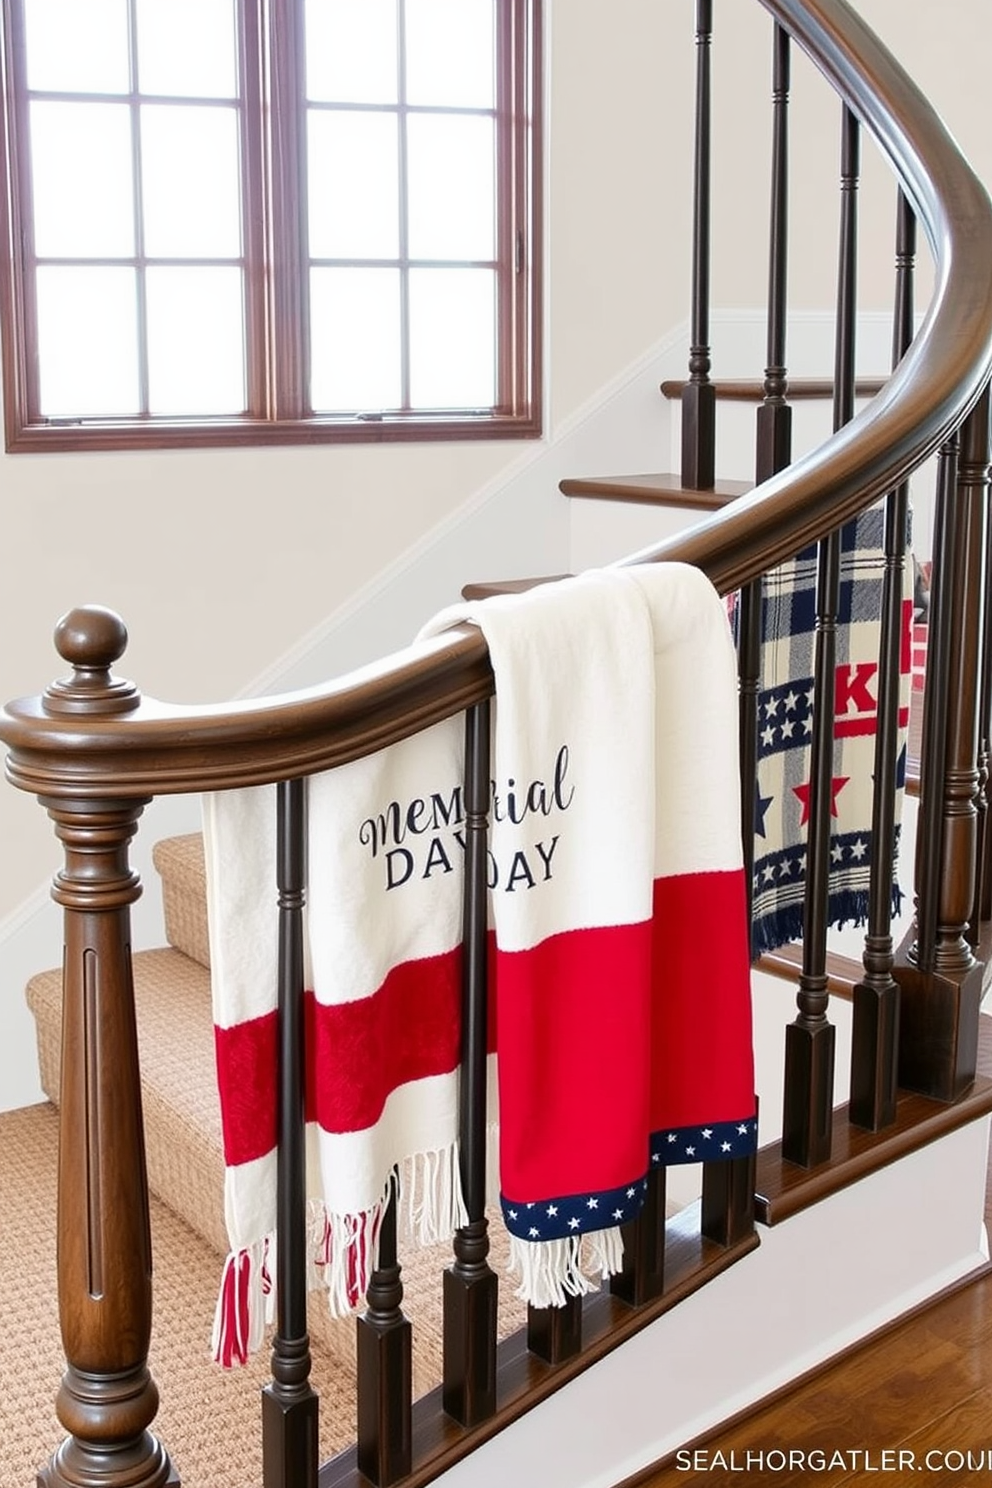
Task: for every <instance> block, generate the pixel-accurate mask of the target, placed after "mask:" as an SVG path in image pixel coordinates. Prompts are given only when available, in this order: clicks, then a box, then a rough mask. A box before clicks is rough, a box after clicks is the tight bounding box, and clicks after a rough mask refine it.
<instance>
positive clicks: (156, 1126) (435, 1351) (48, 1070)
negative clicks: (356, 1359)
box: [26, 833, 525, 1397]
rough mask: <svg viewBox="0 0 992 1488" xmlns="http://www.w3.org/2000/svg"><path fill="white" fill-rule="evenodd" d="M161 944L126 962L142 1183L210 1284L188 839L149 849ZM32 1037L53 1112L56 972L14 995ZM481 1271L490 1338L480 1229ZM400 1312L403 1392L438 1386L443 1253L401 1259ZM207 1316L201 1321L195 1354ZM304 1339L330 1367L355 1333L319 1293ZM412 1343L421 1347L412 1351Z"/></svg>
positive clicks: (218, 1145) (201, 1031)
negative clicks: (202, 1244)
mask: <svg viewBox="0 0 992 1488" xmlns="http://www.w3.org/2000/svg"><path fill="white" fill-rule="evenodd" d="M153 857H154V862H155V866H156V868H157V869H158V872H159V874H160V875H161V878H162V895H163V907H164V913H165V927H166V937H167V939H168V942H169V944H168V946H167V947H164V948H162V949H161V950H151V951H139V952H138V953H137V954H136V955H135V957H134V982H135V1004H136V1010H137V1022H138V1045H139V1053H140V1060H141V1083H142V1102H143V1107H144V1120H145V1143H146V1152H147V1162H148V1184H149V1187H150V1189H151V1191H152V1193H154V1194H155V1195H156V1196H157V1197H158V1198H159V1199H161V1200H162V1201H163V1202H164V1203H165V1204H167V1205H168V1206H169V1207H170V1208H171V1209H172V1210H173V1211H174V1212H175V1213H176V1214H178V1215H179V1216H180V1218H181V1219H183V1220H184V1221H185V1222H186V1223H187V1224H188V1225H189V1226H190V1227H191V1228H192V1229H193V1230H195V1231H196V1233H197V1234H199V1235H201V1236H202V1237H203V1239H204V1240H206V1241H207V1243H208V1244H209V1245H211V1246H212V1247H213V1248H214V1249H215V1250H216V1251H217V1255H218V1260H217V1281H218V1286H219V1284H220V1278H221V1267H222V1258H223V1256H225V1255H226V1254H227V1250H228V1240H227V1234H226V1231H225V1228H224V1161H223V1150H222V1142H221V1125H220V1107H219V1104H218V1098H217V1086H216V1077H215V1068H214V1031H213V1022H212V1018H211V1001H210V952H209V944H208V935H207V909H206V877H205V870H204V863H203V843H202V839H201V838H200V836H199V834H197V833H193V834H189V835H187V836H183V837H174V838H168V839H166V840H165V841H162V842H159V843H157V844H156V846H155V849H154V854H153ZM26 996H27V1001H28V1005H29V1007H30V1008H31V1011H32V1013H33V1014H34V1018H35V1024H36V1028H37V1037H38V1057H39V1064H40V1069H41V1084H42V1088H43V1090H44V1091H45V1094H46V1095H47V1096H48V1097H49V1099H50V1100H52V1101H53V1102H55V1103H56V1104H57V1103H58V1095H59V1066H60V1054H61V1033H62V1028H61V1025H62V973H61V969H59V968H55V969H53V970H51V971H45V972H41V973H39V974H38V975H37V976H34V977H32V979H31V981H30V982H29V983H28V986H27V991H26ZM490 1233H491V1238H492V1246H493V1248H492V1254H491V1257H490V1261H491V1264H492V1266H493V1269H494V1270H495V1271H496V1272H497V1274H498V1275H499V1276H500V1278H501V1285H500V1312H499V1333H500V1337H501V1338H502V1337H505V1336H506V1335H507V1334H509V1333H511V1332H513V1331H514V1330H515V1329H516V1328H518V1327H521V1326H522V1325H523V1323H524V1321H525V1309H524V1307H523V1304H522V1303H520V1302H519V1301H518V1300H517V1299H516V1298H515V1297H514V1295H513V1286H512V1285H511V1284H510V1283H509V1281H508V1280H504V1279H503V1273H504V1269H505V1262H506V1250H507V1237H506V1234H505V1232H504V1230H503V1229H502V1226H501V1225H500V1224H494V1225H493V1226H492V1227H491V1231H490ZM400 1259H401V1261H402V1263H403V1282H404V1288H405V1296H404V1302H403V1308H404V1311H405V1312H406V1314H407V1316H409V1317H410V1318H411V1320H412V1321H413V1323H414V1340H415V1344H414V1394H415V1396H418V1397H419V1396H420V1395H422V1394H424V1393H426V1392H427V1391H428V1390H430V1389H433V1388H434V1386H435V1385H437V1384H439V1383H440V1367H441V1359H440V1337H441V1284H440V1276H441V1272H442V1270H443V1269H444V1267H445V1266H447V1265H449V1264H450V1261H451V1249H450V1246H437V1247H433V1248H429V1249H424V1250H421V1249H416V1250H409V1251H406V1252H404V1253H402V1254H401V1256H400ZM211 1322H212V1318H210V1317H207V1318H204V1321H203V1339H204V1348H205V1349H206V1348H207V1346H208V1344H209V1338H210V1326H211ZM309 1327H310V1333H311V1337H312V1338H313V1339H314V1340H315V1341H319V1342H320V1343H321V1344H323V1345H324V1346H325V1347H326V1348H327V1349H328V1351H329V1352H331V1353H332V1354H335V1355H337V1356H339V1357H341V1358H342V1359H351V1357H352V1355H353V1353H354V1347H355V1343H354V1337H355V1325H354V1323H353V1321H352V1320H351V1319H350V1318H345V1319H338V1320H335V1319H333V1318H332V1317H331V1316H330V1315H329V1313H328V1310H327V1305H326V1301H325V1299H324V1296H323V1294H322V1293H314V1294H312V1295H311V1299H310V1315H309ZM418 1335H419V1337H420V1339H421V1342H422V1343H423V1344H424V1345H426V1346H424V1347H421V1348H418V1347H417V1339H418Z"/></svg>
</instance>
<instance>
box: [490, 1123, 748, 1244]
mask: <svg viewBox="0 0 992 1488" xmlns="http://www.w3.org/2000/svg"><path fill="white" fill-rule="evenodd" d="M757 1146H758V1122H757V1119H756V1118H755V1117H754V1116H748V1117H747V1118H746V1119H744V1120H741V1121H713V1122H711V1123H710V1124H709V1125H707V1126H677V1127H670V1128H668V1129H667V1130H666V1131H659V1132H653V1133H652V1136H651V1144H650V1157H651V1167H652V1168H655V1167H674V1166H675V1165H676V1164H681V1163H694V1162H703V1161H707V1162H709V1161H712V1160H713V1159H716V1160H717V1161H721V1160H723V1161H730V1160H731V1159H732V1158H735V1157H747V1156H748V1155H749V1154H750V1153H752V1152H754V1151H756V1149H757ZM647 1188H648V1180H647V1177H646V1176H644V1177H641V1178H637V1179H635V1180H634V1181H633V1182H632V1183H625V1184H621V1185H620V1186H619V1187H618V1188H603V1189H593V1190H591V1191H586V1192H585V1193H578V1194H567V1195H565V1196H563V1197H559V1198H553V1199H541V1200H540V1201H538V1202H533V1203H527V1204H524V1203H517V1202H515V1201H514V1200H512V1199H508V1198H507V1197H506V1195H505V1194H501V1195H500V1208H501V1210H502V1213H503V1223H504V1224H505V1225H506V1228H507V1229H508V1230H509V1232H510V1234H511V1235H515V1236H516V1237H517V1239H519V1240H530V1241H537V1240H567V1239H568V1238H569V1237H570V1236H573V1235H576V1236H577V1235H584V1234H587V1233H589V1232H590V1231H593V1230H605V1229H609V1228H610V1227H611V1226H612V1225H623V1224H629V1222H630V1221H631V1220H632V1219H636V1218H637V1216H638V1214H639V1213H640V1212H641V1209H642V1208H643V1206H644V1196H645V1194H646V1193H647Z"/></svg>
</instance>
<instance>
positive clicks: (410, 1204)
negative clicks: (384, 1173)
mask: <svg viewBox="0 0 992 1488" xmlns="http://www.w3.org/2000/svg"><path fill="white" fill-rule="evenodd" d="M400 1220H401V1224H402V1226H403V1229H404V1231H405V1233H406V1234H408V1235H410V1236H412V1237H413V1238H414V1239H416V1241H417V1244H418V1245H440V1244H442V1243H443V1242H444V1241H445V1240H450V1239H451V1237H452V1235H453V1234H454V1233H455V1231H456V1230H457V1229H459V1228H460V1227H461V1226H462V1225H465V1224H468V1211H467V1210H466V1208H465V1200H464V1199H463V1197H462V1184H461V1177H460V1176H459V1170H458V1143H457V1142H453V1143H452V1144H451V1145H450V1146H449V1147H442V1148H441V1149H440V1150H438V1151H436V1152H418V1153H417V1154H416V1155H415V1156H413V1157H411V1158H409V1159H408V1160H407V1161H406V1162H405V1163H403V1165H402V1167H401V1169H400Z"/></svg>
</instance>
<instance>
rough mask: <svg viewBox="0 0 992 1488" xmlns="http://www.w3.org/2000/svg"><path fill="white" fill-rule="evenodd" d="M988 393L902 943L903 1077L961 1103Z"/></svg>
mask: <svg viewBox="0 0 992 1488" xmlns="http://www.w3.org/2000/svg"><path fill="white" fill-rule="evenodd" d="M989 408H990V399H989V390H988V388H987V387H986V389H985V390H984V392H983V393H982V396H981V397H980V399H979V400H978V402H977V403H976V405H975V406H974V408H973V409H972V411H971V413H970V414H969V415H968V417H967V418H966V419H965V422H964V424H963V425H962V427H961V432H960V437H959V447H958V458H957V471H956V480H955V481H953V483H952V475H951V472H952V470H953V463H954V462H953V449H951V450H950V451H949V452H948V453H947V455H946V456H945V459H944V461H943V462H942V470H943V474H944V479H943V481H942V482H941V486H940V489H939V491H938V502H937V539H936V542H935V548H934V570H933V588H932V594H931V605H930V625H929V630H930V636H929V645H928V656H927V677H926V689H925V693H924V715H923V742H924V757H923V761H922V774H921V812H920V820H921V831H920V834H919V840H918V852H917V891H918V892H917V918H916V925H915V927H914V931H913V932H911V934H910V935H909V936H908V937H907V940H906V941H904V943H903V946H902V947H900V951H899V956H898V958H897V970H896V977H897V980H898V982H899V986H900V988H901V993H902V1012H901V1026H900V1040H899V1082H900V1084H902V1085H905V1086H906V1087H908V1088H909V1089H912V1090H922V1091H923V1092H924V1093H926V1094H928V1095H932V1096H935V1097H936V1098H937V1099H940V1100H954V1099H955V1098H956V1097H957V1096H959V1095H960V1094H961V1093H962V1091H963V1090H965V1089H966V1088H967V1086H968V1085H969V1084H970V1083H971V1081H972V1080H973V1079H974V1075H975V1067H976V1061H977V1045H978V1010H979V1005H980V1003H981V997H982V966H981V964H980V963H979V962H978V961H976V960H975V957H974V953H973V952H972V949H971V946H970V945H969V943H968V935H967V931H968V924H969V920H970V916H971V913H972V907H973V904H974V898H975V874H976V856H977V836H978V812H977V806H976V798H977V795H978V785H979V775H978V727H979V721H978V688H977V686H976V685H975V684H976V680H977V678H978V670H979V658H980V656H981V640H982V631H983V626H984V606H985V601H984V591H983V580H984V577H985V570H986V563H987V555H986V543H987V540H988V533H987V523H988V514H987V503H988V493H989V486H990V480H989Z"/></svg>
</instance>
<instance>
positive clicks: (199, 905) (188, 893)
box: [152, 832, 210, 967]
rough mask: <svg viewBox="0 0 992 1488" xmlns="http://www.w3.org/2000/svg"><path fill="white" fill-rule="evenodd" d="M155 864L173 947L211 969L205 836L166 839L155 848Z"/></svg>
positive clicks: (153, 855)
mask: <svg viewBox="0 0 992 1488" xmlns="http://www.w3.org/2000/svg"><path fill="white" fill-rule="evenodd" d="M152 862H153V863H154V864H155V867H156V868H157V869H158V872H159V874H160V876H161V879H162V909H163V912H164V914H165V933H166V938H167V939H168V942H169V944H170V945H172V946H175V948H176V950H179V951H183V952H185V954H186V955H187V956H189V957H191V958H192V960H194V961H198V962H199V963H200V965H201V966H207V967H209V965H210V935H209V931H208V927H207V868H206V863H205V861H204V857H203V834H202V833H201V832H187V833H185V834H184V835H183V836H179V837H164V838H163V839H162V840H161V841H160V842H156V844H155V846H154V847H153V848H152Z"/></svg>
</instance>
